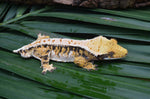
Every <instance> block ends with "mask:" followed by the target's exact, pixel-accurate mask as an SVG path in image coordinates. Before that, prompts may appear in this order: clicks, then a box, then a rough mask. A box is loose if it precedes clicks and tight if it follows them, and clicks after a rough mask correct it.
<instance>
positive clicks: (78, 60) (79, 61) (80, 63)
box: [74, 56, 96, 70]
mask: <svg viewBox="0 0 150 99" xmlns="http://www.w3.org/2000/svg"><path fill="white" fill-rule="evenodd" d="M74 63H75V64H77V65H78V66H80V67H82V68H85V69H87V70H96V68H95V67H96V66H95V65H94V64H92V62H89V61H88V60H86V58H84V57H82V56H78V57H75V59H74Z"/></svg>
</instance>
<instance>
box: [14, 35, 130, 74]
mask: <svg viewBox="0 0 150 99" xmlns="http://www.w3.org/2000/svg"><path fill="white" fill-rule="evenodd" d="M13 52H14V53H20V54H21V56H22V57H24V58H29V57H35V58H37V59H39V60H40V61H41V67H42V68H43V71H42V74H46V72H47V71H50V72H52V71H53V70H55V69H56V67H53V64H50V65H49V62H50V60H54V61H61V62H74V63H75V64H77V65H78V66H80V67H82V68H85V69H87V70H96V68H95V65H94V64H93V63H92V62H91V61H93V60H111V59H120V58H123V57H125V56H126V55H127V53H128V51H127V50H126V49H125V48H123V47H121V46H120V45H118V44H117V41H116V40H115V39H110V40H109V39H107V38H105V37H102V36H98V37H95V38H93V39H87V40H73V39H62V38H50V37H49V36H45V35H41V34H39V35H38V38H37V40H35V41H34V42H32V43H31V44H28V45H25V46H23V47H21V48H19V49H17V50H13Z"/></svg>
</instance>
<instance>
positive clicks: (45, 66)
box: [42, 64, 56, 74]
mask: <svg viewBox="0 0 150 99" xmlns="http://www.w3.org/2000/svg"><path fill="white" fill-rule="evenodd" d="M42 67H43V71H42V74H46V72H47V71H49V72H53V70H55V69H56V67H53V64H51V65H44V66H42Z"/></svg>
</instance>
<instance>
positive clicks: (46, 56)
mask: <svg viewBox="0 0 150 99" xmlns="http://www.w3.org/2000/svg"><path fill="white" fill-rule="evenodd" d="M40 58H43V59H45V58H48V55H45V56H41V57H40Z"/></svg>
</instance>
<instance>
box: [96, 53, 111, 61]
mask: <svg viewBox="0 0 150 99" xmlns="http://www.w3.org/2000/svg"><path fill="white" fill-rule="evenodd" d="M108 56H109V54H103V55H98V58H99V59H100V60H103V59H104V58H107V57H108Z"/></svg>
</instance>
